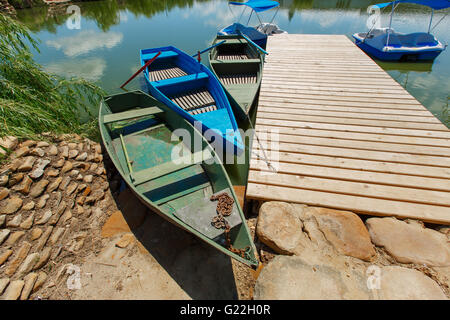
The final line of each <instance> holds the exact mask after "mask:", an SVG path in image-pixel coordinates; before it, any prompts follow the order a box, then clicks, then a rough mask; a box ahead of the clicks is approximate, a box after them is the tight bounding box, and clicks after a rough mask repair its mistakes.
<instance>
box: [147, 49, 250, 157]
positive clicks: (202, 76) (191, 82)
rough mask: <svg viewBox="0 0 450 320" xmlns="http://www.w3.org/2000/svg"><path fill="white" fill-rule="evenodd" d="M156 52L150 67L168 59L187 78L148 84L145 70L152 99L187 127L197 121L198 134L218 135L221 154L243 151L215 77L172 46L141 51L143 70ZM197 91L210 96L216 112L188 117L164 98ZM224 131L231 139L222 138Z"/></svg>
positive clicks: (241, 142) (228, 104)
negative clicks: (199, 131) (204, 91)
mask: <svg viewBox="0 0 450 320" xmlns="http://www.w3.org/2000/svg"><path fill="white" fill-rule="evenodd" d="M159 51H161V54H160V55H159V56H158V58H157V59H156V60H155V62H154V63H161V62H164V59H170V62H171V63H174V64H175V65H177V66H178V67H179V68H180V69H182V70H183V71H184V72H186V73H187V74H188V75H186V76H183V77H177V78H171V79H166V80H160V81H150V78H149V74H148V69H146V70H144V71H143V72H144V76H145V79H146V82H147V85H148V89H149V91H150V93H151V94H152V95H153V96H154V97H155V98H156V99H158V100H159V101H161V102H163V103H164V104H165V105H167V106H168V107H169V108H171V109H172V110H174V111H175V112H177V113H178V114H180V115H181V116H182V117H183V118H185V119H186V120H188V121H189V122H190V123H191V124H194V122H196V121H200V122H201V125H202V128H201V129H202V133H205V131H206V130H208V129H212V130H214V131H215V132H218V134H220V136H221V137H222V139H223V141H224V143H223V145H222V146H221V147H222V148H223V149H222V151H223V152H224V154H225V152H226V151H227V150H230V149H231V150H233V153H234V154H237V155H240V154H241V153H242V152H243V151H244V149H245V146H244V143H243V141H242V137H241V135H240V133H239V131H238V130H239V128H238V126H237V123H236V119H235V117H234V114H233V111H232V109H231V105H230V103H229V101H228V99H227V97H226V94H225V91H224V90H223V88H222V86H221V84H220V82H219V80H218V79H217V78H216V76H215V75H214V74H213V73H212V72H211V71H210V70H209V69H208V68H207V67H206V66H204V65H203V64H201V63H199V62H198V61H197V60H196V59H195V58H193V57H191V56H190V55H188V54H187V53H185V52H183V51H182V50H180V49H178V48H176V47H173V46H165V47H159V48H150V49H142V50H141V51H140V59H141V65H142V66H143V65H144V64H145V63H146V62H147V61H148V60H150V59H152V58H153V57H154V56H155V55H156V54H157V53H158V52H159ZM150 69H151V65H150ZM201 87H206V88H207V90H208V91H209V93H210V94H211V95H212V96H213V98H214V100H215V101H216V107H217V109H218V110H216V111H210V112H205V113H201V114H197V115H191V114H189V113H188V112H186V111H185V110H184V109H183V108H181V107H180V106H178V105H177V104H176V103H174V102H173V101H172V100H170V98H169V97H168V95H173V94H176V93H180V92H186V91H190V90H193V89H196V88H201ZM226 130H233V132H234V133H235V135H234V139H233V137H230V136H227V135H226V133H227V132H226Z"/></svg>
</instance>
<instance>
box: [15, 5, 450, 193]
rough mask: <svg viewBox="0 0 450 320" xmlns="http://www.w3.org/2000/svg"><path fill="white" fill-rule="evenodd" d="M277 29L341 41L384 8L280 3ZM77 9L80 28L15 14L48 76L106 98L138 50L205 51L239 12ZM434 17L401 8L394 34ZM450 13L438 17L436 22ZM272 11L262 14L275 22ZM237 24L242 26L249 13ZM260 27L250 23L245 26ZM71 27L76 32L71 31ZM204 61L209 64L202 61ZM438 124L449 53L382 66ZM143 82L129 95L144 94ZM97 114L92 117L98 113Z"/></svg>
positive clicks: (239, 173) (39, 13)
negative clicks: (77, 81) (95, 88)
mask: <svg viewBox="0 0 450 320" xmlns="http://www.w3.org/2000/svg"><path fill="white" fill-rule="evenodd" d="M279 2H280V3H281V5H280V9H279V11H278V14H277V15H276V17H275V19H274V22H275V23H277V24H278V25H279V26H280V27H281V28H282V29H284V30H286V31H288V32H289V33H309V34H345V35H347V36H349V37H351V35H352V34H353V33H355V32H364V31H367V30H368V27H367V20H368V19H369V14H368V12H367V8H368V7H369V6H370V5H372V4H375V3H378V2H381V1H367V0H281V1H279ZM70 4H71V5H73V4H75V5H77V6H78V8H79V9H80V14H81V20H80V21H79V27H80V28H79V29H74V28H73V27H74V22H76V21H75V20H73V19H69V23H68V18H69V15H68V14H67V13H66V11H67V8H68V5H58V6H53V7H50V8H49V7H36V8H32V9H24V10H19V11H18V13H17V16H18V19H19V20H20V21H22V22H23V23H25V24H26V25H27V26H28V27H29V28H30V29H31V30H32V31H33V32H34V33H35V35H36V36H37V38H38V39H40V41H41V44H40V53H38V52H35V59H36V61H38V62H39V63H40V64H42V65H43V66H44V68H45V69H47V70H49V71H51V72H54V73H57V74H60V75H63V76H67V77H70V76H79V77H84V78H86V79H89V80H92V81H96V82H97V83H98V84H99V85H100V86H102V87H103V88H104V89H105V90H106V91H107V92H109V93H116V92H121V89H119V86H120V85H121V84H122V83H123V82H124V81H126V80H127V79H128V78H129V77H130V76H131V75H132V74H133V73H134V72H135V71H137V70H138V69H139V67H140V61H139V49H142V48H150V47H156V46H165V45H174V46H176V47H178V48H180V49H182V50H184V51H186V52H188V53H195V52H197V50H202V49H204V48H206V47H208V46H209V45H210V44H211V42H212V40H213V39H214V37H215V34H216V32H217V30H219V29H221V28H222V27H224V26H227V25H229V24H231V23H232V22H234V21H236V20H237V19H238V18H239V16H240V13H241V12H242V7H233V8H231V9H230V8H229V6H228V2H227V1H224V0H203V1H189V0H188V1H184V0H166V1H163V0H160V1H158V0H126V1H125V0H122V1H118V0H103V1H95V2H80V3H70ZM389 10H390V9H388V10H387V11H386V12H383V11H382V12H381V15H380V17H379V19H378V21H379V22H380V24H381V26H383V27H384V26H387V25H388V23H389ZM430 12H431V10H430V9H429V8H427V7H423V6H418V5H407V4H402V5H400V6H399V7H398V9H397V10H396V15H395V16H394V19H393V28H394V29H395V30H397V31H400V32H404V33H410V32H417V31H426V30H427V29H428V24H429V16H430ZM448 12H449V10H448V9H447V10H445V11H441V12H436V13H435V15H434V22H435V23H436V22H438V21H439V20H440V19H441V18H443V17H444V15H445V14H446V13H448ZM274 13H275V10H271V11H268V12H265V13H262V14H261V17H262V19H263V20H264V21H270V20H271V19H272V16H273V14H274ZM243 17H244V18H243V19H242V20H241V22H244V23H246V22H247V18H248V10H247V12H246V13H245V14H244V15H243ZM257 23H258V20H257V19H256V17H255V16H252V17H251V20H250V25H256V24H257ZM75 26H77V25H76V24H75ZM449 30H450V17H444V20H443V21H442V22H441V23H440V24H439V25H438V26H437V27H436V28H435V29H434V31H433V34H434V35H435V36H436V37H437V38H438V39H440V40H441V42H444V43H449V42H450V33H449V32H448V31H449ZM204 60H205V62H207V57H206V55H204ZM378 63H379V64H380V66H381V67H382V68H384V69H385V70H386V71H387V72H388V73H389V74H390V75H391V76H392V77H393V78H394V79H395V80H397V81H398V82H399V83H400V84H401V85H402V86H404V87H405V88H406V89H407V90H408V91H409V92H410V93H411V94H412V95H413V96H414V97H415V98H416V99H418V100H419V101H420V102H421V103H422V104H423V105H424V106H425V107H426V108H428V109H429V110H430V111H431V112H432V113H433V114H434V115H435V116H436V117H438V118H439V119H440V120H441V121H442V122H444V123H445V124H446V125H447V126H449V127H450V116H449V110H448V102H449V95H450V50H446V51H444V52H443V53H442V54H441V55H440V56H439V57H438V58H437V59H436V60H435V61H434V62H433V63H381V62H378ZM143 85H144V81H143V77H142V76H141V77H138V78H136V79H135V80H133V81H132V82H131V83H130V84H129V85H127V89H141V88H144V86H143ZM96 111H97V110H92V112H93V113H94V114H95V113H96ZM227 170H228V172H229V174H230V178H231V180H232V182H233V183H234V184H245V181H246V176H247V166H246V165H237V166H231V167H230V166H228V167H227Z"/></svg>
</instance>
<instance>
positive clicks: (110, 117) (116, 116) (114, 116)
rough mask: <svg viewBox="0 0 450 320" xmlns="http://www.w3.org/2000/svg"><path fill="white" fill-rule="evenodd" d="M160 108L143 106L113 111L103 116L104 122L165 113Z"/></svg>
mask: <svg viewBox="0 0 450 320" xmlns="http://www.w3.org/2000/svg"><path fill="white" fill-rule="evenodd" d="M163 112H164V111H162V110H161V109H160V108H158V107H149V108H141V109H133V110H128V111H123V112H118V113H111V114H105V115H104V116H103V122H104V123H105V124H107V123H111V122H117V121H122V120H128V119H133V118H139V117H144V116H150V115H155V114H158V113H163Z"/></svg>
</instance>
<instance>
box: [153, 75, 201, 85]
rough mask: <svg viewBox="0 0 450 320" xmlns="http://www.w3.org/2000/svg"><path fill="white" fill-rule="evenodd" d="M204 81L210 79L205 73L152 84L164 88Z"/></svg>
mask: <svg viewBox="0 0 450 320" xmlns="http://www.w3.org/2000/svg"><path fill="white" fill-rule="evenodd" d="M202 79H208V75H207V74H206V73H204V72H199V73H193V74H188V75H186V76H182V77H176V78H169V79H164V80H160V81H153V82H152V83H153V85H154V86H155V87H164V86H171V85H182V84H184V83H187V82H191V81H198V80H202Z"/></svg>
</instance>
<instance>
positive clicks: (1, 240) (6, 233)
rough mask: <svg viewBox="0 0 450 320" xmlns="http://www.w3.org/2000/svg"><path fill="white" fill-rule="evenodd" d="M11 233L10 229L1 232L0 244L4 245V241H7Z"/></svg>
mask: <svg viewBox="0 0 450 320" xmlns="http://www.w3.org/2000/svg"><path fill="white" fill-rule="evenodd" d="M10 233H11V231H10V230H8V229H2V230H0V244H2V243H3V241H5V239H6V238H7V237H8V236H9V234H10Z"/></svg>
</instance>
